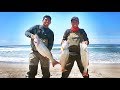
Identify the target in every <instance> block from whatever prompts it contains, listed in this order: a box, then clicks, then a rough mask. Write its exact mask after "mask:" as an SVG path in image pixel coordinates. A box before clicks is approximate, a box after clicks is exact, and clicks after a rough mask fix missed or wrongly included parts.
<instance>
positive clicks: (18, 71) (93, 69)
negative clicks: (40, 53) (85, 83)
mask: <svg viewBox="0 0 120 90" xmlns="http://www.w3.org/2000/svg"><path fill="white" fill-rule="evenodd" d="M28 66H29V64H28V63H11V62H0V78H26V77H25V75H26V73H27V71H28ZM60 68H61V66H60V65H59V64H58V65H56V66H55V67H52V65H51V64H50V73H51V77H50V78H61V69H60ZM89 75H90V78H120V64H93V63H90V65H89ZM41 77H42V74H41V69H40V65H39V67H38V74H37V75H36V78H41ZM68 78H83V77H82V75H81V73H80V71H79V69H78V67H77V65H76V62H75V63H74V66H73V68H72V71H71V73H70V75H69V77H68Z"/></svg>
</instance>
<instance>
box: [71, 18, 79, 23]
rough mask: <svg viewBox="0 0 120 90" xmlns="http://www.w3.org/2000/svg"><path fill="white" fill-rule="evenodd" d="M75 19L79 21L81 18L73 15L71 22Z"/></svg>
mask: <svg viewBox="0 0 120 90" xmlns="http://www.w3.org/2000/svg"><path fill="white" fill-rule="evenodd" d="M73 20H76V21H78V22H79V18H78V17H72V18H71V22H72V21H73Z"/></svg>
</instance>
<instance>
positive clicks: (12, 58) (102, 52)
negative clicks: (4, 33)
mask: <svg viewBox="0 0 120 90" xmlns="http://www.w3.org/2000/svg"><path fill="white" fill-rule="evenodd" d="M60 46H61V45H60V44H54V46H53V49H52V51H51V52H52V54H53V57H54V58H55V59H57V60H59V58H60V53H61V51H60ZM30 52H31V47H30V45H7V46H0V61H3V62H20V63H28V62H29V53H30ZM88 52H89V62H90V63H120V44H90V45H89V46H88Z"/></svg>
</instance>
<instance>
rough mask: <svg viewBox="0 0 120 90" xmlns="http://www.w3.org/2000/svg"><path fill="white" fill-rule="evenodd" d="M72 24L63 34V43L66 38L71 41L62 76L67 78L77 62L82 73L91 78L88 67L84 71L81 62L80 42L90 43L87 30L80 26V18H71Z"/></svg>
mask: <svg viewBox="0 0 120 90" xmlns="http://www.w3.org/2000/svg"><path fill="white" fill-rule="evenodd" d="M71 25H72V27H71V28H70V29H67V30H66V31H65V33H64V35H63V39H62V43H63V41H64V40H66V41H68V42H69V53H70V54H69V58H68V60H67V63H66V65H65V71H63V72H62V77H61V78H67V77H68V76H69V74H70V72H71V69H72V67H73V65H74V62H75V61H76V62H77V65H78V68H79V70H80V72H81V73H82V76H83V77H84V78H89V74H88V69H87V72H83V71H84V67H83V65H82V62H81V55H80V46H79V45H80V43H84V44H87V45H88V44H89V40H88V37H87V34H86V32H85V31H84V29H81V28H79V27H78V25H79V18H78V17H72V18H71Z"/></svg>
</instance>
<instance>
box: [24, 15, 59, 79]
mask: <svg viewBox="0 0 120 90" xmlns="http://www.w3.org/2000/svg"><path fill="white" fill-rule="evenodd" d="M42 23H43V25H35V26H33V27H32V28H30V29H28V30H27V31H26V32H25V35H26V36H27V37H29V38H31V48H32V52H31V53H30V56H29V72H27V74H28V78H35V76H36V74H37V70H38V63H39V61H40V64H41V70H42V75H43V76H42V78H50V71H49V60H48V58H46V57H43V56H42V55H41V54H40V53H39V52H38V51H37V50H36V48H35V45H34V42H33V41H34V38H35V34H37V35H38V37H39V38H41V39H42V41H43V43H44V44H45V45H46V47H47V48H48V49H49V50H50V51H51V49H52V47H53V43H54V33H53V31H52V30H51V29H49V25H50V24H51V17H50V16H49V15H45V16H44V17H43V20H42ZM57 63H58V62H57V61H56V62H55V63H53V64H54V65H56V64H57ZM54 65H53V66H54Z"/></svg>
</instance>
